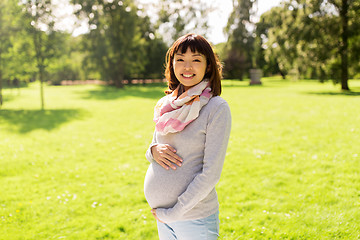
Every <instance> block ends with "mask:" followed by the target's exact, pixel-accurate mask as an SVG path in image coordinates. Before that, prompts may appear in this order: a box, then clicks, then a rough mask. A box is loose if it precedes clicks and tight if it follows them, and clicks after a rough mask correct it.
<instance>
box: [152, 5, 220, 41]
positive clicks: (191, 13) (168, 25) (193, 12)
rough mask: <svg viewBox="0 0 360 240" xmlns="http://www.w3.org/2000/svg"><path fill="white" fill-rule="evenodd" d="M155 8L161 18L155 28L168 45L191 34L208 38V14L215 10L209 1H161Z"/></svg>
mask: <svg viewBox="0 0 360 240" xmlns="http://www.w3.org/2000/svg"><path fill="white" fill-rule="evenodd" d="M155 8H156V9H157V14H158V17H159V18H158V21H157V25H156V26H155V28H156V29H159V32H160V34H161V35H163V36H164V38H165V39H166V42H167V43H168V45H171V44H172V43H173V42H174V41H175V40H176V39H178V38H179V37H180V36H182V35H185V34H187V33H189V32H193V33H197V34H201V35H203V36H204V37H207V32H208V28H209V26H208V24H207V22H208V14H209V13H210V12H211V11H213V10H214V9H213V8H212V7H211V6H210V4H209V2H208V1H204V0H193V1H182V0H174V1H167V0H160V1H159V3H158V4H157V6H156V7H155Z"/></svg>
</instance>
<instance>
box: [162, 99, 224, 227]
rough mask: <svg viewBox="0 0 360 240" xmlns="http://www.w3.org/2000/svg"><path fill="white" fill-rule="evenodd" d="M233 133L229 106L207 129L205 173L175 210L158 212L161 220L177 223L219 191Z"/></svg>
mask: <svg viewBox="0 0 360 240" xmlns="http://www.w3.org/2000/svg"><path fill="white" fill-rule="evenodd" d="M230 129H231V113H230V108H229V106H228V104H227V103H226V102H224V103H222V104H220V105H219V106H218V108H217V109H215V111H212V113H211V114H210V115H209V119H208V125H207V129H206V140H205V141H206V142H205V150H204V160H203V169H202V172H201V173H200V174H198V175H197V176H196V177H195V178H194V179H193V180H192V182H191V183H190V184H189V185H188V187H187V189H186V190H185V191H184V192H183V193H182V194H181V195H180V196H179V197H178V200H177V203H176V204H175V205H174V207H172V208H168V209H165V208H158V209H157V210H156V214H157V216H158V218H159V219H160V220H162V221H164V222H166V223H170V222H174V221H177V220H178V219H179V218H181V216H182V215H184V213H186V212H187V211H189V210H191V209H192V208H193V207H194V206H196V204H198V203H199V202H200V201H201V200H203V199H204V198H206V197H207V196H208V194H209V193H210V192H211V191H212V190H213V189H214V188H215V185H216V184H217V182H218V181H219V180H220V175H221V171H222V167H223V164H224V160H225V155H226V149H227V145H228V141H229V136H230Z"/></svg>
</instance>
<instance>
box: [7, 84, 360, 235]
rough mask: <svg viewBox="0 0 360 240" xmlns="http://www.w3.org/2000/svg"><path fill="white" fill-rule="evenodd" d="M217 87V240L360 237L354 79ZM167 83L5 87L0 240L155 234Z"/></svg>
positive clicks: (359, 116) (359, 128)
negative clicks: (151, 178)
mask: <svg viewBox="0 0 360 240" xmlns="http://www.w3.org/2000/svg"><path fill="white" fill-rule="evenodd" d="M350 87H351V88H352V89H353V90H354V92H350V93H346V92H341V91H339V90H338V89H339V86H333V85H332V84H331V83H325V84H320V83H318V82H315V81H301V82H286V81H282V80H280V79H277V78H268V79H264V85H263V86H251V87H250V86H248V82H236V81H224V82H223V94H222V96H223V97H224V98H225V99H226V100H227V101H228V103H229V105H230V107H231V111H232V117H233V124H232V132H231V137H230V143H229V148H228V152H227V157H226V161H225V166H224V169H223V173H222V177H221V180H220V182H219V184H218V185H217V190H218V193H219V201H220V219H221V231H220V233H221V238H220V239H360V225H359V219H360V211H359V209H360V200H359V199H360V147H359V146H360V137H359V135H360V110H359V107H360V93H359V92H360V82H359V81H350ZM163 90H164V85H161V84H155V85H148V86H147V87H144V86H132V87H126V88H125V89H123V90H117V89H114V88H110V87H101V86H66V87H59V86H58V87H53V86H48V87H46V88H45V98H46V104H45V107H46V109H47V110H45V111H39V107H40V100H39V89H38V86H37V85H30V86H29V87H28V88H24V89H21V90H20V92H17V91H15V90H14V89H6V90H5V91H4V95H5V103H4V106H3V108H2V109H1V110H0V239H10V240H12V239H74V240H75V239H134V240H137V239H157V231H156V224H155V221H154V219H153V218H152V216H151V213H150V208H149V207H148V205H147V203H146V201H145V198H144V195H143V179H144V175H145V172H146V169H147V167H148V162H147V160H146V159H145V157H144V154H145V151H146V149H147V146H148V144H149V143H150V141H151V138H152V133H153V128H154V125H153V122H152V115H153V107H154V104H155V103H156V101H157V100H158V99H159V98H160V97H161V96H162V95H163V93H162V91H163Z"/></svg>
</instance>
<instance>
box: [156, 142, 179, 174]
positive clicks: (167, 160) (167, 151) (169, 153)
mask: <svg viewBox="0 0 360 240" xmlns="http://www.w3.org/2000/svg"><path fill="white" fill-rule="evenodd" d="M151 153H152V155H153V157H154V159H155V161H156V162H157V163H158V164H159V165H160V166H162V167H163V168H165V169H166V170H169V167H171V168H172V169H174V170H175V169H176V166H175V165H174V164H176V165H178V166H179V167H181V163H182V161H183V160H182V159H181V158H180V157H179V156H178V155H177V154H176V149H174V148H173V147H171V146H170V145H168V144H157V145H155V146H152V147H151Z"/></svg>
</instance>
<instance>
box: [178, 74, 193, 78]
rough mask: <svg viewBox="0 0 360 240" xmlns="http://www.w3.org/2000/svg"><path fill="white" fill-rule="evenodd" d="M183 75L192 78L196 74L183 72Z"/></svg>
mask: <svg viewBox="0 0 360 240" xmlns="http://www.w3.org/2000/svg"><path fill="white" fill-rule="evenodd" d="M181 75H182V76H183V77H186V78H191V77H194V76H195V74H181Z"/></svg>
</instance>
